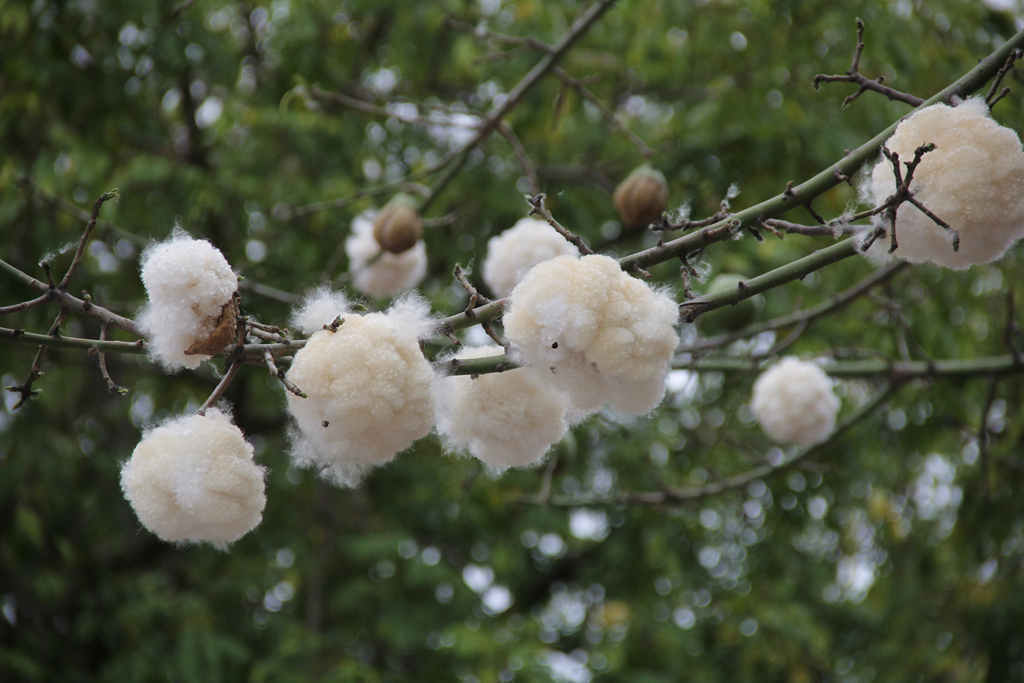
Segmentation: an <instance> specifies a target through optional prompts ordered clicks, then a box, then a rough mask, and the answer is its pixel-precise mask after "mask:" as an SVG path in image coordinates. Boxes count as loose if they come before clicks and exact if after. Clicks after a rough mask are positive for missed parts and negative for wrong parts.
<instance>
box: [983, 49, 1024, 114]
mask: <svg viewBox="0 0 1024 683" xmlns="http://www.w3.org/2000/svg"><path fill="white" fill-rule="evenodd" d="M1022 55H1024V52H1022V51H1021V50H1019V49H1017V50H1014V51H1013V52H1011V53H1010V54H1009V55H1007V57H1006V61H1005V62H1003V65H1002V66H1001V67H999V71H997V72H996V76H995V78H993V79H992V85H991V86H990V87H989V89H988V94H987V95H985V104H987V105H988V108H989V109H992V107H994V106H995V104H996V102H998V101H999V100H1001V99H1002V98H1003V97H1005V96H1006V94H1007V93H1009V92H1010V89H1009V88H1003V90H1002V91H1000V90H999V86H1000V85H1002V82H1003V79H1004V78H1005V77H1006V74H1008V73H1009V72H1010V69H1012V68H1013V64H1014V62H1016V61H1017V60H1018V59H1020V58H1021V56H1022Z"/></svg>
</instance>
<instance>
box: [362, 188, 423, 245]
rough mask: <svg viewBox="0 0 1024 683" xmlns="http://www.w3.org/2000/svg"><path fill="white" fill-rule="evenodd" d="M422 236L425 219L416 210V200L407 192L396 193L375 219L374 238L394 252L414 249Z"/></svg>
mask: <svg viewBox="0 0 1024 683" xmlns="http://www.w3.org/2000/svg"><path fill="white" fill-rule="evenodd" d="M421 237H423V220H422V219H421V218H420V215H419V213H417V211H416V201H415V200H414V199H413V198H412V197H410V196H409V195H407V194H396V195H395V196H394V197H393V198H392V199H391V201H389V202H388V203H387V204H386V205H385V206H384V208H383V209H381V210H380V211H379V212H378V213H377V217H376V218H375V219H374V220H373V239H375V240H376V241H377V244H379V245H380V247H381V249H383V250H384V251H387V252H390V253H392V254H401V253H402V252H404V251H407V250H409V249H412V248H413V246H414V245H415V244H416V243H417V242H419V240H420V238H421Z"/></svg>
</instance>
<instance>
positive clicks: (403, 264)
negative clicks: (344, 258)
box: [345, 212, 427, 299]
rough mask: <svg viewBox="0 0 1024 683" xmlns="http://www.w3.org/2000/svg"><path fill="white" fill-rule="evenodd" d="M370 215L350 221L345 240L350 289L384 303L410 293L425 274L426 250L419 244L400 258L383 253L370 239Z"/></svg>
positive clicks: (421, 242)
mask: <svg viewBox="0 0 1024 683" xmlns="http://www.w3.org/2000/svg"><path fill="white" fill-rule="evenodd" d="M373 218H374V214H373V213H372V212H368V213H363V214H361V215H359V216H357V217H356V218H355V219H354V220H353V221H352V234H351V235H349V236H348V238H347V239H346V240H345V253H346V254H347V255H348V262H349V273H350V274H351V275H352V285H353V286H354V287H355V288H356V289H357V290H359V291H360V292H362V293H363V294H366V295H367V296H372V297H374V298H375V299H386V298H389V297H392V296H395V295H397V294H401V293H402V292H404V291H407V290H409V289H412V288H413V287H415V286H416V285H418V284H419V283H420V281H422V280H423V277H424V276H425V275H426V274H427V249H426V247H425V246H424V245H423V240H419V241H418V242H416V244H415V245H414V246H413V247H412V248H411V249H406V250H405V251H403V252H402V253H401V254H392V253H391V252H389V251H382V250H381V247H380V245H378V244H377V240H376V239H374V237H373Z"/></svg>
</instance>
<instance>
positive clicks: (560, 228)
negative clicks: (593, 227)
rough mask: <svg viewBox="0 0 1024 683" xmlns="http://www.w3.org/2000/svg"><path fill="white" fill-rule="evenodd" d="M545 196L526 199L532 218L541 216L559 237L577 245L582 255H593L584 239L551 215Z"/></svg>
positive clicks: (541, 194)
mask: <svg viewBox="0 0 1024 683" xmlns="http://www.w3.org/2000/svg"><path fill="white" fill-rule="evenodd" d="M544 199H545V194H544V193H543V192H541V193H539V194H535V195H533V196H528V197H526V203H527V204H529V205H530V213H529V215H530V216H540V217H541V218H543V219H544V220H546V221H547V222H548V225H550V226H551V227H552V228H554V229H555V230H556V231H557V232H558V234H559V235H561V236H562V237H564V238H565V239H567V240H569V242H571V243H572V244H574V245H576V248H577V249H579V250H580V253H581V254H583V255H584V256H586V255H589V254H593V253H594V250H593V249H591V248H590V247H589V246H587V243H586V242H584V241H583V238H582V237H580V236H579V235H577V234H576V233H574V232H573V231H571V230H569V229H568V228H566V227H565V226H564V225H562V224H561V223H559V222H558V221H557V220H555V217H554V216H552V215H551V212H550V211H548V209H547V207H546V206H544Z"/></svg>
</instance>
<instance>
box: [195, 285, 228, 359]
mask: <svg viewBox="0 0 1024 683" xmlns="http://www.w3.org/2000/svg"><path fill="white" fill-rule="evenodd" d="M237 332H238V296H237V295H236V296H233V297H231V300H230V301H228V302H227V303H226V304H224V308H222V309H221V310H220V315H219V316H218V317H217V320H216V323H215V324H214V326H213V332H211V333H210V336H209V337H207V338H206V339H200V340H199V341H197V342H195V343H194V344H192V345H191V346H189V347H188V348H187V349H185V355H187V356H194V355H200V354H201V355H204V356H216V355H217V354H218V353H220V352H221V351H223V350H224V349H226V348H227V347H228V346H230V345H231V344H233V343H235V339H236V338H237Z"/></svg>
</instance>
